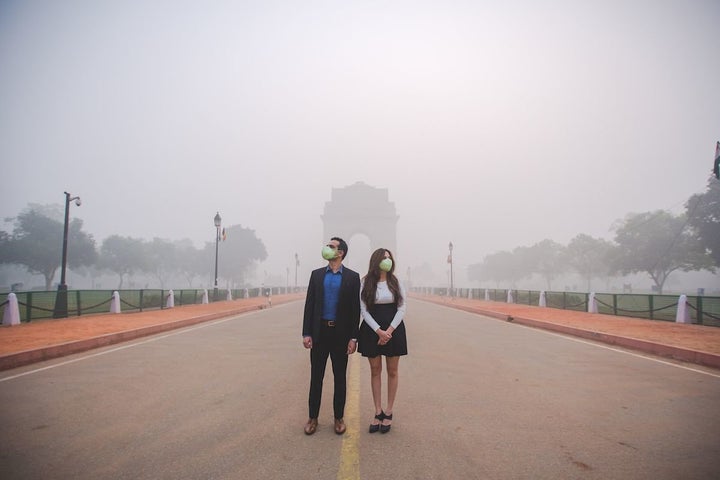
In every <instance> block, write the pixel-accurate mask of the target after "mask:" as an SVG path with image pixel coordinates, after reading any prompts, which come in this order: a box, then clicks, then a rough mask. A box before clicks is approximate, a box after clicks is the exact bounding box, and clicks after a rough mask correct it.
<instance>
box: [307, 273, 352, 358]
mask: <svg viewBox="0 0 720 480" xmlns="http://www.w3.org/2000/svg"><path fill="white" fill-rule="evenodd" d="M326 270H327V267H323V268H318V269H317V270H313V272H312V274H310V284H309V285H308V290H307V296H306V297H305V314H304V316H303V329H302V331H303V337H307V336H310V337H312V340H313V346H315V345H317V344H318V342H319V341H320V328H321V326H322V313H323V312H322V310H323V294H324V292H325V287H324V286H323V282H324V280H325V271H326ZM335 328H337V329H338V332H339V333H340V334H341V335H339V336H338V337H337V338H339V339H342V340H343V341H344V342H345V345H347V343H348V342H349V341H350V339H351V338H358V333H359V329H360V275H358V273H357V272H355V271H353V270H350V269H349V268H347V267H346V266H344V265H343V270H342V281H341V282H340V293H339V300H338V307H337V316H336V324H335Z"/></svg>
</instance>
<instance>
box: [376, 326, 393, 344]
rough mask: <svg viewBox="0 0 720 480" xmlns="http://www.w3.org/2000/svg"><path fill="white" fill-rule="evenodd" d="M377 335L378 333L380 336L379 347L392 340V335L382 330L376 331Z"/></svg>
mask: <svg viewBox="0 0 720 480" xmlns="http://www.w3.org/2000/svg"><path fill="white" fill-rule="evenodd" d="M375 333H377V336H378V345H385V344H386V343H388V342H389V341H390V339H391V338H392V334H391V333H388V331H387V330H383V329H382V328H378V329H377V330H375Z"/></svg>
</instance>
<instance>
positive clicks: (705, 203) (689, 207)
mask: <svg viewBox="0 0 720 480" xmlns="http://www.w3.org/2000/svg"><path fill="white" fill-rule="evenodd" d="M685 208H686V212H687V217H688V225H690V227H691V228H692V229H693V230H694V231H695V232H696V233H697V236H698V238H699V239H700V244H701V245H702V246H703V247H705V249H707V250H708V251H709V252H710V256H711V257H712V259H713V261H714V262H715V266H718V267H720V181H718V180H717V179H716V178H713V177H710V179H708V186H707V190H706V191H705V193H698V194H695V195H693V196H692V197H690V199H689V200H688V201H687V203H686V204H685Z"/></svg>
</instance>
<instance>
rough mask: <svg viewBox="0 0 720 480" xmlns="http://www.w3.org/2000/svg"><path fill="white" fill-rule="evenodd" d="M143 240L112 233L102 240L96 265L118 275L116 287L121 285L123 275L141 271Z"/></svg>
mask: <svg viewBox="0 0 720 480" xmlns="http://www.w3.org/2000/svg"><path fill="white" fill-rule="evenodd" d="M144 252H145V248H144V242H143V240H141V239H137V238H131V237H122V236H120V235H112V236H110V237H108V238H106V239H105V240H103V243H102V246H101V247H100V258H99V261H98V265H99V266H100V268H102V269H104V270H108V271H110V272H113V273H116V274H117V275H118V276H119V277H120V283H119V284H118V287H117V288H118V289H121V288H122V286H123V280H124V277H125V275H132V274H133V273H134V272H136V271H142V270H143V268H144V264H145V258H144Z"/></svg>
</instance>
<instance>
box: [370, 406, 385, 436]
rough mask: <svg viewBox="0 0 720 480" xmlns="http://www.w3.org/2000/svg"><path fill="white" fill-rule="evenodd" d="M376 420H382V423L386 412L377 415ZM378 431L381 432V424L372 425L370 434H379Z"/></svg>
mask: <svg viewBox="0 0 720 480" xmlns="http://www.w3.org/2000/svg"><path fill="white" fill-rule="evenodd" d="M375 418H376V419H377V420H380V421H381V422H382V421H383V420H384V419H385V412H383V411H382V410H381V411H380V413H378V414H377V415H375ZM378 430H380V424H379V423H378V424H377V425H373V424H370V433H375V432H377V431H378Z"/></svg>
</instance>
